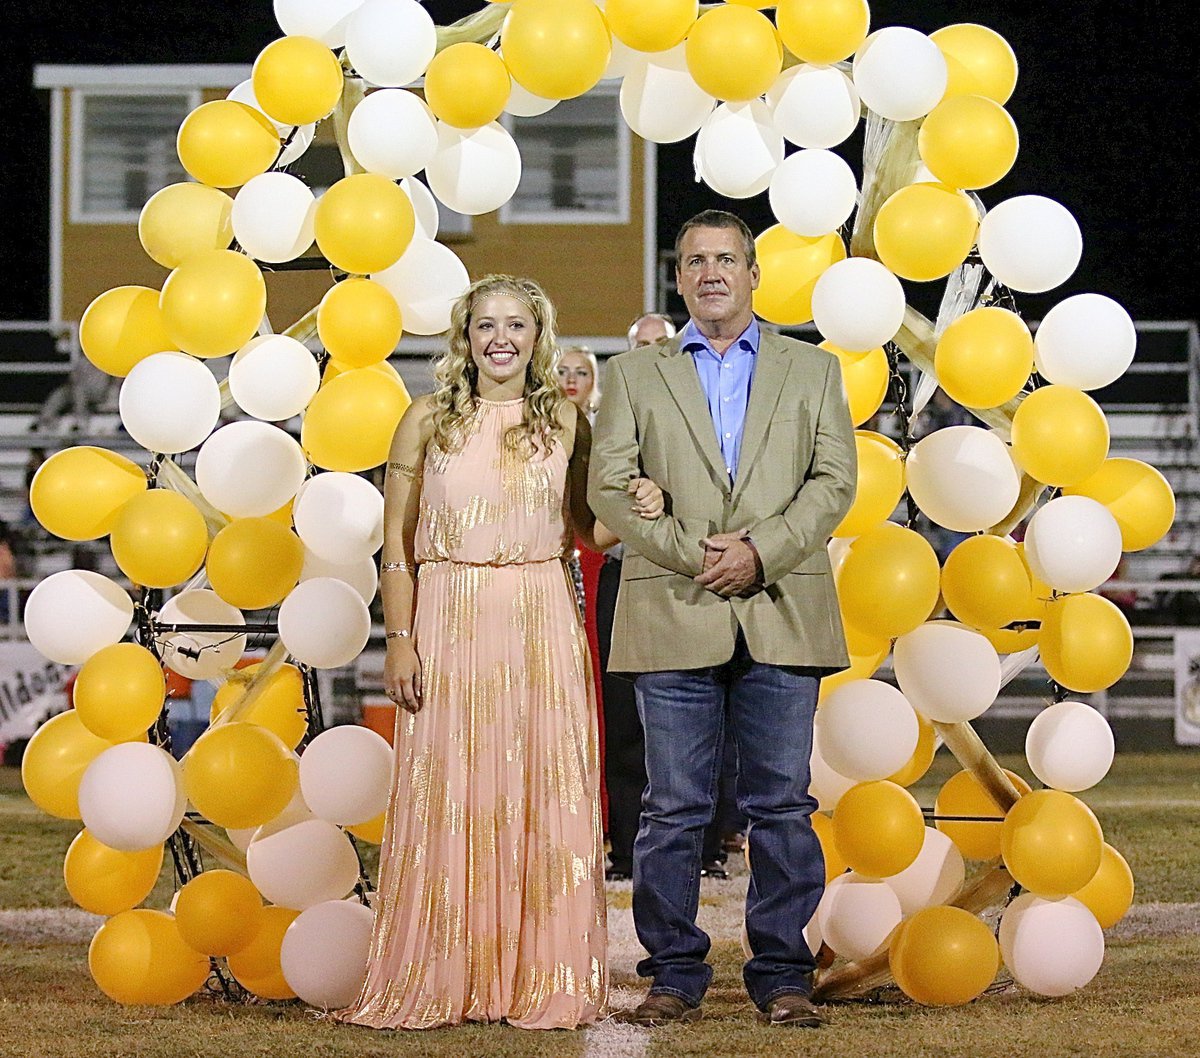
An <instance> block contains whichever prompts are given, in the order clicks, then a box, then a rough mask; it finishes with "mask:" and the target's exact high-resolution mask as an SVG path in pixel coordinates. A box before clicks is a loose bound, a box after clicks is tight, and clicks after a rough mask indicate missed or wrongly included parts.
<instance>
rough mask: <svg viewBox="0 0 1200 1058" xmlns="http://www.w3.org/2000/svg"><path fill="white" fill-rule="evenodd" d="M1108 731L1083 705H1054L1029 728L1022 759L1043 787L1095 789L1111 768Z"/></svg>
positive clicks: (1109, 731)
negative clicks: (1027, 762)
mask: <svg viewBox="0 0 1200 1058" xmlns="http://www.w3.org/2000/svg"><path fill="white" fill-rule="evenodd" d="M1114 749H1115V746H1114V744H1113V733H1112V728H1111V727H1109V724H1108V721H1107V720H1106V719H1105V718H1104V717H1103V716H1101V715H1100V714H1099V713H1098V712H1096V710H1095V709H1093V708H1092V707H1091V706H1090V705H1088V704H1087V703H1085V702H1070V701H1067V702H1056V703H1055V704H1054V705H1051V706H1047V707H1046V708H1045V709H1043V710H1042V711H1041V712H1040V713H1038V715H1037V716H1035V717H1034V719H1033V723H1032V724H1030V725H1029V731H1028V732H1027V733H1026V735H1025V759H1026V760H1028V761H1029V767H1030V768H1032V769H1033V774H1034V775H1036V776H1037V777H1038V778H1039V779H1041V781H1042V782H1043V783H1045V784H1046V785H1047V786H1049V787H1050V788H1051V789H1054V790H1065V791H1066V792H1067V793H1077V792H1078V791H1080V790H1087V789H1090V788H1091V787H1093V786H1095V785H1096V783H1098V782H1099V781H1100V780H1101V779H1103V778H1104V776H1106V775H1107V774H1108V769H1109V768H1111V767H1112V762H1113V752H1114Z"/></svg>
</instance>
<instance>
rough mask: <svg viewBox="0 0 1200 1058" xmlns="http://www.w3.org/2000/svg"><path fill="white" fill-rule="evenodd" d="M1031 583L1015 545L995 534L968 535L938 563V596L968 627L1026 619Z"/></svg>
mask: <svg viewBox="0 0 1200 1058" xmlns="http://www.w3.org/2000/svg"><path fill="white" fill-rule="evenodd" d="M1032 591H1033V587H1032V584H1031V583H1030V580H1029V572H1028V569H1027V568H1026V566H1025V563H1024V562H1023V561H1022V560H1021V555H1020V552H1018V550H1017V545H1016V544H1014V543H1013V542H1012V541H1011V540H1005V539H1002V538H1001V537H998V536H987V535H982V536H971V537H968V538H967V539H966V540H964V541H963V542H962V543H961V544H959V545H958V546H957V547H956V548H955V549H954V550H953V551H951V552H950V554H949V555H948V556H947V558H946V564H945V565H944V566H943V567H942V598H943V599H945V601H946V605H947V606H948V607H949V608H950V612H951V613H952V614H954V616H955V617H957V618H958V619H959V620H960V621H962V623H963V624H966V625H970V626H971V627H972V628H1000V627H1002V626H1004V625H1007V624H1011V623H1012V622H1014V621H1021V620H1029V619H1031V617H1032V614H1031V612H1030V610H1031V606H1032Z"/></svg>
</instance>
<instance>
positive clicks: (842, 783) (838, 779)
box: [808, 725, 857, 812]
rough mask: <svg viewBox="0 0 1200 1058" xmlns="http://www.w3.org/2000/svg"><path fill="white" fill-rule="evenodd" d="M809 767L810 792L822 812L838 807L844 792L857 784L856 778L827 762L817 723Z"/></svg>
mask: <svg viewBox="0 0 1200 1058" xmlns="http://www.w3.org/2000/svg"><path fill="white" fill-rule="evenodd" d="M808 768H809V772H808V792H809V795H810V796H811V797H813V798H814V799H815V800H816V802H817V807H818V808H819V809H820V810H821V811H822V812H832V811H833V810H834V809H835V808H836V807H837V803H838V801H840V800H841V799H842V794H844V793H845V792H846V791H847V790H849V789H850V787H851V786H856V785H857V781H856V780H855V779H849V778H847V777H846V776H845V775H842V774H840V773H839V772H836V771H834V770H833V768H831V767H830V766H829V764H828V763H827V762H826V760H825V754H824V748H823V747H822V745H821V741H820V731H819V729H818V728H817V727H816V725H814V727H813V745H812V753H811V754H810V756H809V761H808Z"/></svg>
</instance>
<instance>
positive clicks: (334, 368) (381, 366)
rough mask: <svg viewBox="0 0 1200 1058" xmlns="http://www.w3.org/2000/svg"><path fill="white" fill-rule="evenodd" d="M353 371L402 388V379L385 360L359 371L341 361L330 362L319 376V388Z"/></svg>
mask: <svg viewBox="0 0 1200 1058" xmlns="http://www.w3.org/2000/svg"><path fill="white" fill-rule="evenodd" d="M354 370H362V371H371V372H374V373H375V374H376V375H378V376H379V377H380V378H383V379H386V380H387V381H388V382H390V383H391V384H392V385H393V386H404V379H402V378H401V377H400V372H399V371H397V370H396V369H395V368H394V367H392V365H391V364H389V363H388V362H387V361H386V360H381V361H380V362H379V363H377V364H372V365H371V366H370V367H364V368H361V369H356V368H353V367H351V366H350V365H349V364H348V363H346V362H345V361H343V360H330V361H329V362H328V363H326V365H325V371H324V373H323V374H322V375H321V386H322V387H325V386H327V385H329V383H330V382H332V381H333V380H334V379H335V378H337V377H338V375H344V374H346V372H347V371H354ZM405 392H406V393H407V392H408V390H407V389H405Z"/></svg>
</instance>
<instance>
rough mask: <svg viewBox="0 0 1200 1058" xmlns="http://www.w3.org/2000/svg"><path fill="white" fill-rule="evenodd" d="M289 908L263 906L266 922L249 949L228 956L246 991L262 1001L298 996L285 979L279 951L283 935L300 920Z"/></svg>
mask: <svg viewBox="0 0 1200 1058" xmlns="http://www.w3.org/2000/svg"><path fill="white" fill-rule="evenodd" d="M299 915H300V912H299V911H293V910H292V909H291V908H289V907H264V908H263V922H262V926H260V927H259V930H258V932H257V933H256V934H255V935H254V938H253V939H252V940H251V941H250V943H249V944H247V945H246V947H244V948H242V950H241V951H238V952H234V954H233V955H231V956H230V957H229V972H230V973H231V974H233V976H234V979H235V980H236V981H237V983H238V984H240V985H241V986H242V987H243V988H244V989H246V991H248V992H253V993H254V994H255V995H256V996H261V997H262V998H263V999H292V998H294V997H295V995H296V993H295V992H293V991H292V987H291V985H289V984H288V983H287V981H286V980H285V978H284V976H283V968H282V967H281V966H280V964H279V950H280V948H282V947H283V935H284V934H285V933H286V932H287V928H288V926H290V925H291V924H292V923H293V922H295V921H296V919H297V918H298V917H299Z"/></svg>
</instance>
